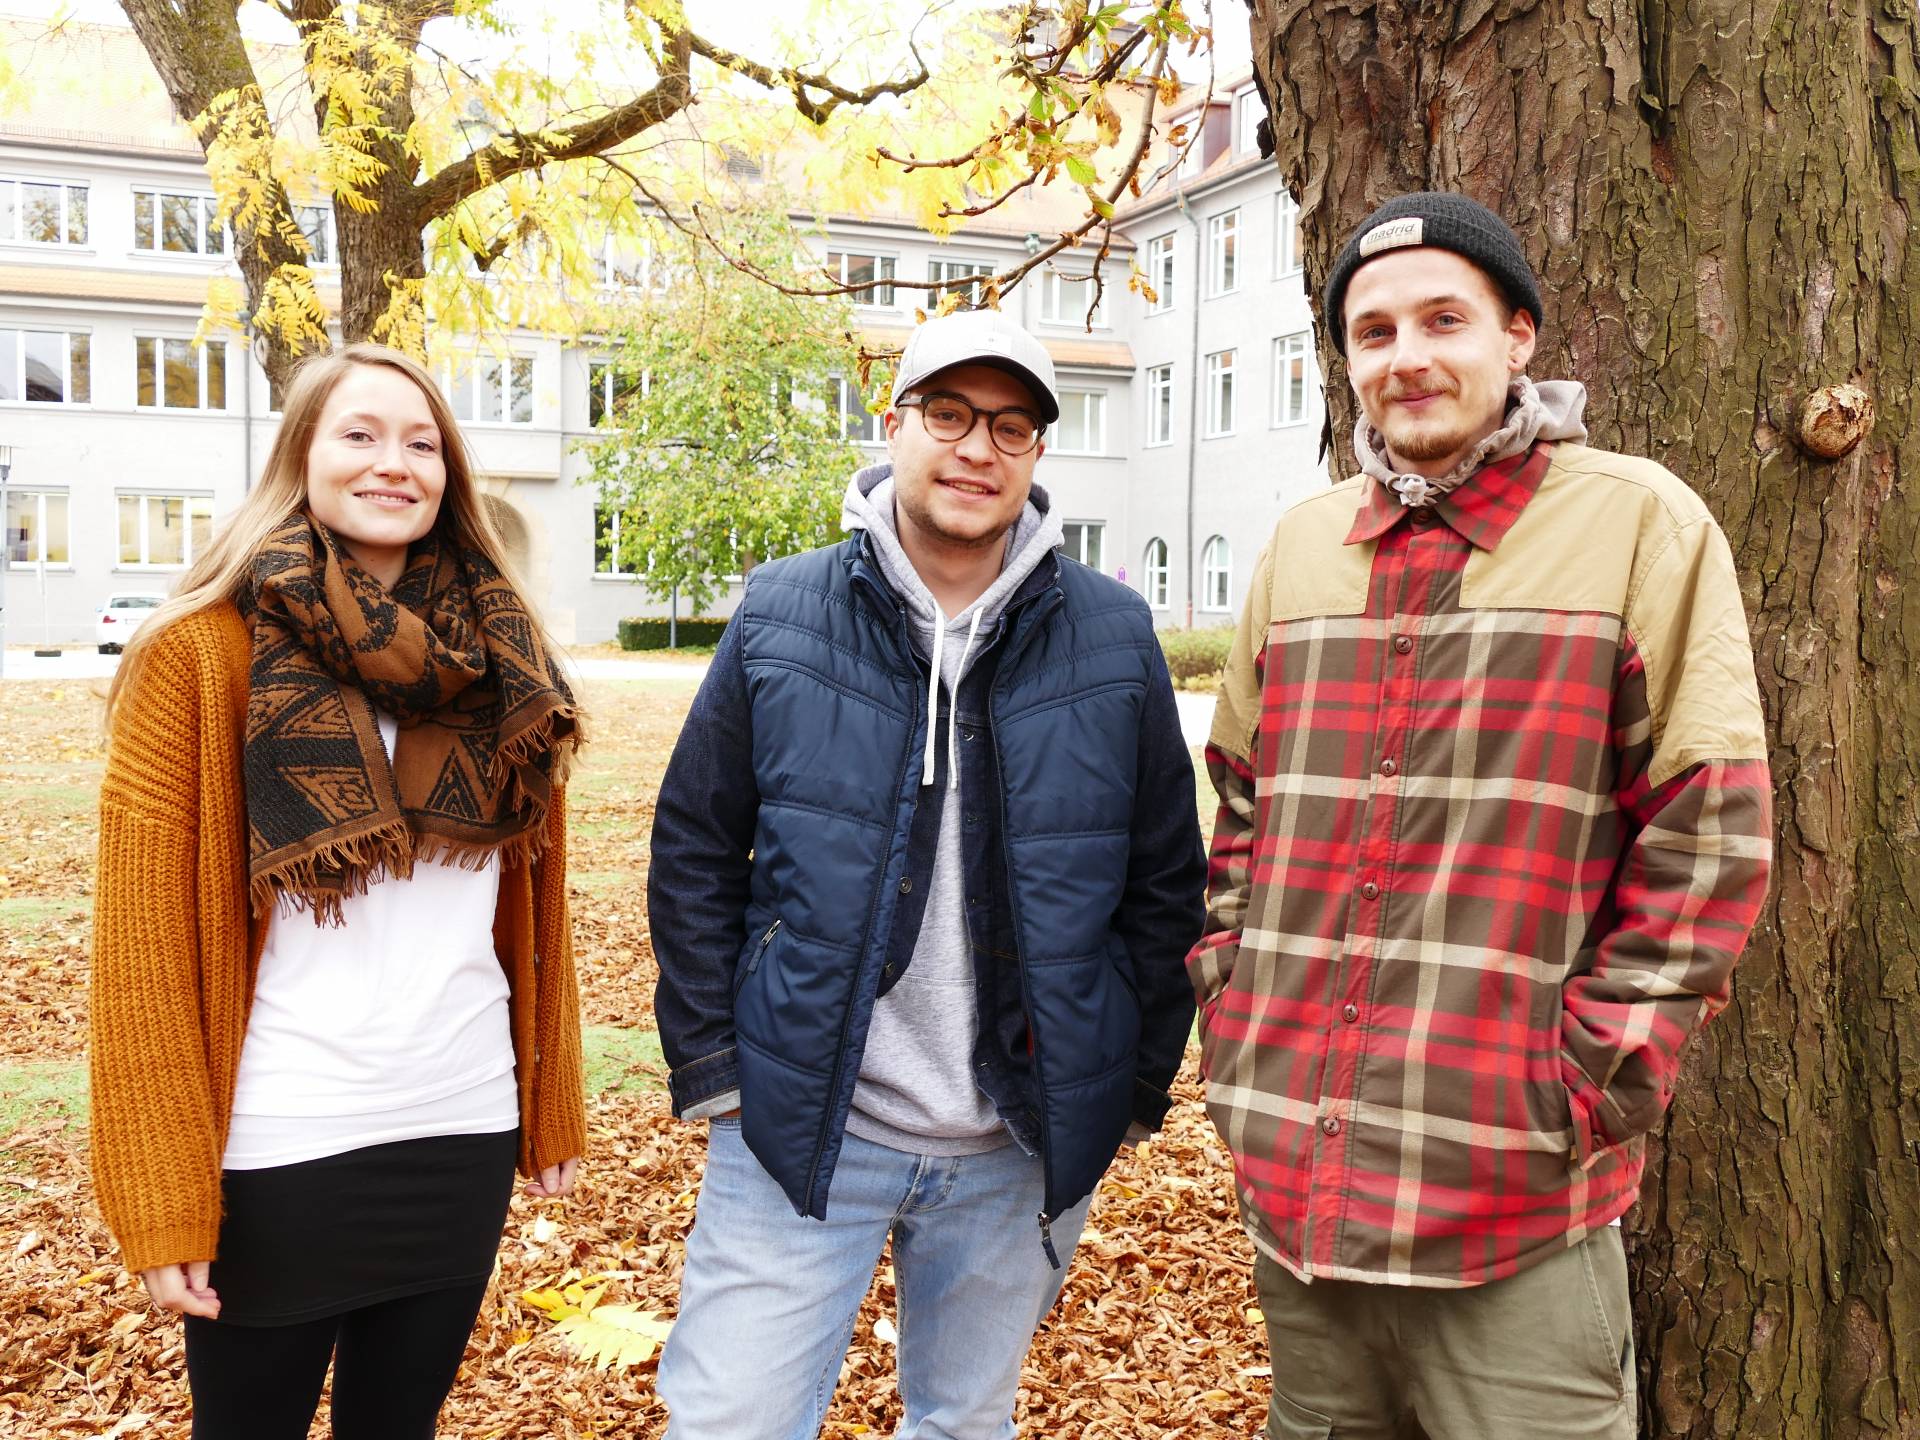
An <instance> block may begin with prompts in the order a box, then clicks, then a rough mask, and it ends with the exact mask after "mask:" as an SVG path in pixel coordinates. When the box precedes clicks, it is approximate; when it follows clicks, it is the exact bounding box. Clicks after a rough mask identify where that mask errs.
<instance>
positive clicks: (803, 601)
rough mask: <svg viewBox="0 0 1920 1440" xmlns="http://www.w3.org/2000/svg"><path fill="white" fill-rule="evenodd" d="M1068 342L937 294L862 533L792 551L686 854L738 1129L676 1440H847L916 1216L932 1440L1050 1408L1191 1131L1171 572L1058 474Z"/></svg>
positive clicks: (864, 492)
mask: <svg viewBox="0 0 1920 1440" xmlns="http://www.w3.org/2000/svg"><path fill="white" fill-rule="evenodd" d="M1059 409H1060V407H1059V399H1058V395H1057V392H1056V389H1055V383H1054V373H1053V363H1052V361H1051V360H1050V359H1049V357H1048V355H1047V353H1046V350H1045V349H1044V348H1043V347H1042V346H1041V345H1040V344H1039V342H1038V341H1036V340H1035V339H1034V338H1033V337H1032V336H1030V335H1028V334H1027V333H1026V332H1025V331H1024V330H1022V329H1020V328H1019V327H1018V326H1017V325H1015V324H1013V323H1012V322H1011V321H1009V320H1007V319H1006V318H1004V317H1003V316H1001V315H1000V314H998V313H997V312H993V311H976V312H970V313H965V314H956V315H950V316H945V317H942V318H940V319H936V320H931V321H928V322H927V323H926V324H924V325H922V326H921V327H920V328H919V329H918V330H916V331H915V332H914V335H913V338H912V339H911V340H910V341H909V342H908V345H907V349H906V353H905V355H904V356H903V357H902V358H901V363H900V369H899V374H898V377H897V379H896V381H895V384H894V388H893V404H892V408H891V409H889V410H888V412H887V415H886V432H887V448H888V451H889V453H890V454H891V456H892V463H891V464H884V465H876V466H872V467H869V468H868V469H865V470H862V471H861V472H859V473H858V474H857V475H855V476H854V477H853V481H852V483H851V485H849V487H848V490H847V499H846V514H845V517H844V519H845V523H846V525H847V528H848V529H849V530H850V531H851V532H852V533H851V535H850V537H849V538H848V539H847V540H845V541H843V542H842V543H840V544H838V545H835V546H831V547H828V548H826V549H823V550H816V551H812V552H809V553H807V554H804V555H796V556H792V557H789V558H787V559H784V560H779V561H775V562H772V563H770V564H766V565H763V566H761V567H759V568H758V569H756V570H755V571H754V573H753V575H752V577H751V579H750V580H749V582H748V586H747V593H746V596H745V597H744V599H743V600H742V602H741V605H740V608H739V610H738V611H737V612H736V614H735V616H734V618H733V621H732V623H730V624H729V625H728V627H727V631H726V635H725V638H724V639H723V640H722V642H721V644H720V647H719V649H718V651H717V653H716V654H715V656H714V662H713V666H712V668H711V669H710V670H709V672H708V675H707V678H706V681H705V682H704V683H703V684H702V686H701V690H700V694H699V697H698V698H697V699H696V701H695V702H694V708H693V711H692V713H691V715H690V716H689V717H688V721H687V725H686V728H685V730H684V731H683V732H682V734H681V738H680V742H679V744H678V745H677V746H676V748H675V751H674V755H673V761H672V764H671V765H670V766H669V768H668V771H667V776H666V780H665V782H664V783H663V785H662V787H661V792H660V799H659V804H658V807H657V809H656V812H655V821H654V831H653V851H652V860H651V871H650V877H649V907H650V912H651V924H652V933H653V945H654V952H655V954H656V955H657V956H658V958H659V962H660V984H659V989H658V991H657V993H656V997H655V1007H656V1011H657V1015H658V1019H659V1026H660V1036H661V1042H662V1045H663V1048H664V1049H665V1052H666V1055H667V1059H668V1061H669V1063H670V1064H671V1065H672V1067H673V1072H672V1076H671V1082H670V1083H671V1088H672V1093H673V1103H674V1110H675V1113H676V1114H678V1115H680V1116H681V1117H682V1118H683V1119H688V1120H700V1119H706V1120H707V1121H708V1122H709V1125H710V1131H709V1136H708V1155H707V1167H706V1172H705V1175H704V1177H703V1180H702V1183H701V1190H700V1200H699V1208H698V1210H697V1212H696V1218H695V1223H694V1228H693V1232H692V1234H691V1235H690V1236H689V1238H688V1241H687V1257H686V1268H685V1271H684V1273H683V1276H682V1280H681V1306H680V1318H679V1320H678V1322H677V1323H676V1325H675V1327H674V1330H673V1335H672V1338H671V1339H670V1340H669V1342H668V1345H667V1350H666V1353H665V1354H664V1355H663V1357H662V1359H661V1366H660V1379H659V1388H660V1393H661V1395H662V1397H663V1398H664V1399H665V1400H666V1402H667V1405H668V1408H669V1410H670V1412H671V1419H670V1423H669V1431H668V1433H669V1436H670V1437H672V1440H810V1437H812V1436H815V1435H817V1434H818V1433H819V1429H820V1424H821V1420H822V1418H823V1416H824V1414H825V1411H826V1407H827V1402H828V1400H829V1399H830V1397H831V1395H832V1393H833V1387H834V1383H835V1381H836V1379H837V1377H838V1375H839V1371H840V1367H841V1364H842V1361H843V1359H844V1357H845V1354H846V1349H847V1344H848V1341H849V1339H850V1337H851V1334H852V1328H853V1323H854V1317H855V1314H856V1312H857V1311H858V1309H859V1305H860V1301H861V1298H862V1297H863V1296H864V1295H865V1293H866V1291H867V1289H868V1287H869V1285H870V1283H871V1281H872V1278H873V1273H874V1267H875V1265H876V1263H877V1262H878V1260H879V1259H880V1256H881V1253H882V1250H883V1249H884V1247H885V1246H886V1245H887V1243H888V1241H889V1240H891V1242H892V1247H893V1249H892V1261H893V1271H894V1276H895V1286H896V1289H897V1295H898V1304H899V1316H898V1325H899V1332H900V1337H899V1356H900V1390H901V1399H902V1403H903V1408H904V1412H905V1413H904V1415H903V1418H902V1421H901V1425H900V1429H899V1430H898V1431H897V1432H896V1433H897V1435H898V1436H900V1437H907V1440H1001V1437H1007V1436H1012V1435H1013V1434H1014V1433H1015V1429H1014V1424H1013V1418H1012V1412H1013V1401H1014V1393H1015V1390H1016V1388H1017V1385H1018V1382H1019V1376H1020V1364H1021V1360H1022V1357H1023V1356H1024V1355H1025V1353H1026V1349H1027V1346H1028V1344H1029V1342H1030V1341H1031V1339H1032V1335H1033V1331H1034V1328H1035V1327H1036V1326H1037V1325H1038V1323H1039V1321H1040V1319H1041V1317H1042V1316H1044V1315H1045V1314H1046V1312H1047V1310H1048V1308H1049V1307H1050V1306H1051V1305H1052V1304H1053V1301H1054V1298H1055V1297H1056V1296H1057V1295H1058V1293H1059V1289H1060V1285H1061V1282H1062V1280H1063V1279H1064V1275H1065V1271H1064V1268H1063V1267H1064V1264H1065V1262H1066V1261H1067V1260H1068V1259H1069V1258H1071V1255H1072V1252H1073V1247H1074V1244H1075V1242H1076V1241H1077V1239H1078V1237H1079V1233H1080V1228H1081V1225H1082V1223H1083V1221H1084V1219H1085V1216H1086V1206H1087V1200H1088V1197H1089V1195H1090V1194H1091V1192H1092V1190H1093V1187H1094V1186H1095V1185H1096V1184H1097V1183H1098V1181H1099V1178H1100V1176H1101V1174H1102V1173H1103V1172H1104V1170H1105V1169H1106V1166H1107V1164H1108V1162H1109V1161H1110V1160H1111V1159H1112V1157H1113V1155H1114V1152H1115V1150H1116V1149H1117V1148H1118V1146H1119V1145H1120V1144H1121V1143H1122V1141H1123V1140H1124V1139H1125V1138H1126V1137H1127V1136H1128V1135H1129V1133H1133V1134H1136V1135H1144V1134H1145V1133H1147V1132H1148V1131H1150V1130H1152V1129H1154V1128H1156V1127H1157V1126H1158V1125H1159V1123H1160V1121H1161V1119H1162V1117H1163V1116H1164V1115H1165V1113H1166V1109H1167V1106H1168V1103H1169V1102H1168V1098H1167V1093H1166V1091H1167V1087H1168V1085H1170V1084H1171V1083H1172V1080H1173V1076H1174V1072H1175V1071H1176V1070H1177V1069H1178V1067H1179V1063H1180V1058H1181V1055H1182V1053H1183V1050H1184V1048H1185V1043H1186V1037H1187V1032H1188V1028H1189V1026H1190V1024H1191V1021H1192V1015H1193V1003H1192V994H1191V990H1190V988H1189V987H1188V985H1187V983H1186V980H1185V970H1184V967H1183V958H1184V955H1185V953H1186V950H1187V948H1188V947H1189V946H1190V945H1191V944H1192V943H1193V942H1194V940H1195V939H1197V937H1198V935H1199V933H1200V926H1201V920H1202V902H1201V895H1202V889H1203V886H1204V883H1205V862H1204V858H1203V856H1202V852H1201V848H1200V837H1199V830H1198V825H1197V822H1196V818H1195V810H1194V804H1193V788H1192V787H1193V781H1192V770H1191V766H1190V763H1189V760H1188V756H1187V750H1186V746H1185V742H1184V741H1183V740H1182V738H1181V735H1180V728H1179V721H1178V716H1177V713H1176V711H1175V708H1174V703H1173V691H1172V686H1171V684H1170V682H1169V680H1168V677H1167V669H1166V663H1165V661H1164V659H1163V658H1162V656H1161V653H1160V648H1159V645H1158V643H1157V641H1156V640H1155V638H1154V634H1153V626H1152V621H1151V619H1150V617H1149V614H1148V611H1147V607H1146V605H1145V604H1144V603H1143V602H1142V601H1141V599H1140V597H1139V596H1138V595H1136V594H1134V593H1133V592H1132V591H1130V590H1129V589H1127V588H1126V587H1125V586H1124V585H1121V584H1120V583H1118V582H1117V581H1115V580H1112V579H1109V578H1107V577H1106V576H1103V575H1099V574H1097V573H1095V572H1094V571H1091V570H1088V569H1087V568H1086V567H1084V566H1082V565H1079V564H1077V563H1076V562H1074V561H1072V560H1070V559H1067V558H1066V557H1064V556H1063V555H1061V554H1060V552H1059V551H1058V549H1057V548H1056V547H1057V546H1058V544H1059V541H1060V533H1061V527H1060V522H1059V520H1058V519H1057V518H1056V517H1055V516H1054V515H1053V513H1052V512H1051V509H1050V507H1049V504H1048V499H1047V495H1046V492H1045V491H1044V490H1042V489H1040V488H1039V487H1038V486H1035V485H1034V484H1033V471H1034V466H1035V464H1036V463H1037V462H1038V460H1039V458H1040V456H1041V454H1042V453H1044V450H1045V443H1044V435H1045V430H1046V426H1047V425H1048V424H1050V423H1052V422H1053V421H1054V420H1055V419H1057V418H1058V416H1059Z"/></svg>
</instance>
